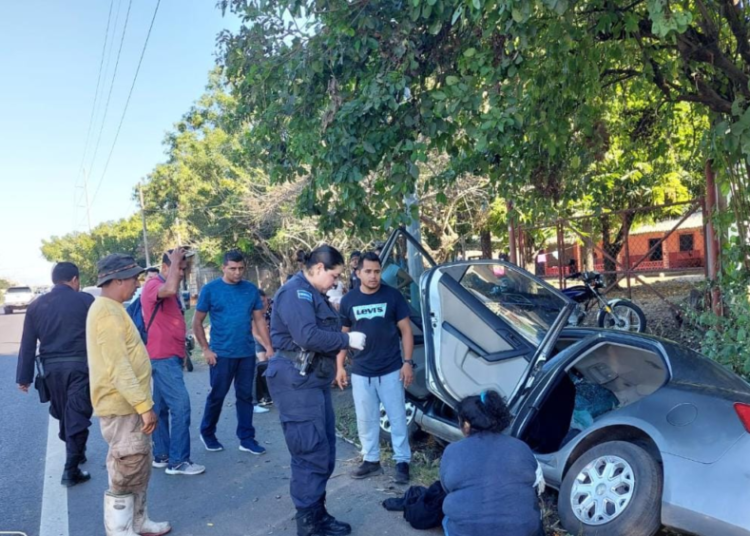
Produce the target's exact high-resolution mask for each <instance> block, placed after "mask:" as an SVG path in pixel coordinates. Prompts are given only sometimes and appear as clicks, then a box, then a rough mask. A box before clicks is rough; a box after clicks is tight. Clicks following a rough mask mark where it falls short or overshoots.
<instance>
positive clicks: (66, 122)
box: [0, 0, 238, 285]
mask: <svg viewBox="0 0 750 536" xmlns="http://www.w3.org/2000/svg"><path fill="white" fill-rule="evenodd" d="M129 2H132V4H131V8H130V15H129V17H128V18H127V20H128V22H127V29H126V31H125V38H124V41H123V44H122V52H121V55H120V60H119V65H118V66H117V72H116V76H115V77H114V83H113V84H112V77H113V74H114V71H115V64H116V63H117V62H116V58H117V53H118V49H119V47H120V39H121V35H122V31H123V27H124V22H125V19H126V12H127V9H128V3H129ZM110 4H112V6H113V7H112V15H111V18H110V29H109V38H108V41H107V48H106V53H105V54H104V55H102V49H103V45H104V42H105V30H106V28H107V20H108V13H109V11H110ZM156 5H157V0H76V1H75V2H70V1H62V0H29V1H24V2H10V1H9V2H0V191H2V195H0V278H6V279H11V280H13V281H14V282H17V283H23V284H30V285H41V284H50V272H51V268H52V265H51V264H50V263H48V262H46V261H45V260H44V258H43V257H42V255H41V251H40V247H41V244H42V240H43V239H49V238H50V237H52V236H62V235H65V234H68V233H70V232H74V231H81V232H85V231H87V230H88V228H89V223H88V219H89V218H88V217H87V212H88V214H90V222H91V226H92V227H95V226H96V225H97V224H98V223H101V222H103V221H108V220H116V219H120V218H123V217H127V216H129V215H130V214H133V213H134V212H136V211H137V210H138V205H137V203H136V202H135V201H134V200H133V197H132V193H133V189H134V187H135V185H136V184H137V183H138V181H139V180H141V179H142V178H143V177H145V176H146V175H147V174H148V173H149V172H150V171H152V170H153V168H154V167H155V165H156V164H158V163H159V162H163V161H164V160H165V159H166V157H165V154H164V146H163V144H162V141H163V139H164V136H165V134H166V133H167V132H168V131H169V130H171V128H172V125H173V124H174V123H175V122H177V121H178V120H179V119H180V118H181V117H182V115H183V114H184V113H185V112H187V111H188V109H189V108H190V106H191V104H192V103H193V102H194V101H195V100H196V99H198V98H199V97H200V95H201V94H202V93H203V90H204V88H205V86H206V84H207V82H208V73H209V71H210V70H211V69H212V68H213V67H214V66H215V62H216V50H217V48H216V36H217V34H218V33H219V32H220V31H221V30H222V29H225V28H228V29H231V30H235V29H236V28H237V27H238V22H237V20H236V19H235V18H231V17H230V16H229V15H228V16H227V17H223V16H222V14H221V11H220V10H219V9H217V8H216V7H215V1H214V0H161V3H160V5H159V10H158V12H157V15H156V20H155V23H154V27H153V30H152V32H151V36H150V39H149V42H148V47H147V49H146V52H145V56H144V59H143V63H142V65H141V68H140V72H139V74H138V78H137V81H136V84H135V88H134V90H133V94H132V97H131V100H130V103H129V105H128V109H127V114H126V116H125V119H124V122H123V124H122V129H121V131H120V134H119V137H118V138H117V143H116V144H115V145H114V150H113V152H112V157H111V161H110V163H109V166H108V167H107V170H106V173H104V168H105V162H106V160H107V156H108V154H109V153H110V150H111V149H112V147H113V142H114V138H115V133H116V131H117V126H118V124H119V122H120V117H121V116H122V113H123V109H124V106H125V102H126V99H127V96H128V92H129V90H130V87H131V84H132V83H133V78H134V75H135V72H136V67H137V65H138V60H139V58H140V55H141V51H142V49H143V45H144V42H145V40H146V35H147V33H148V28H149V25H150V23H151V19H152V16H153V13H154V9H155V7H156ZM118 8H119V10H118ZM118 13H119V16H118ZM116 19H117V25H116V26H115V20H116ZM113 32H114V35H113ZM110 45H112V46H110ZM110 54H111V55H110ZM102 57H104V61H103V65H102V71H101V72H102V75H101V81H100V87H99V96H98V98H97V99H96V108H94V106H93V105H94V104H95V95H96V87H97V78H98V74H99V72H100V69H99V67H100V64H101V63H102ZM111 84H112V85H111ZM110 85H111V87H112V92H111V97H109V98H108V95H109V91H110ZM107 100H109V106H108V107H107V106H106V103H107ZM105 107H106V115H105V113H104V109H105ZM92 109H94V110H95V114H94V121H93V123H90V118H91V115H92ZM90 124H91V125H93V126H92V128H91V134H90V136H89V143H88V146H87V144H86V140H87V133H88V132H89V125H90ZM100 132H101V139H100V142H99V146H98V150H96V154H94V153H95V147H96V141H97V139H99V133H100ZM94 156H95V158H94ZM82 162H84V165H83V166H82V165H81V163H82ZM82 168H84V169H85V170H86V173H87V175H88V194H89V200H90V201H89V207H90V210H89V211H87V210H86V201H85V199H86V195H85V190H84V188H83V184H84V179H83V173H82V172H81V169H82ZM97 187H98V188H99V190H98V194H97V195H96V197H95V198H94V192H95V191H96V190H97Z"/></svg>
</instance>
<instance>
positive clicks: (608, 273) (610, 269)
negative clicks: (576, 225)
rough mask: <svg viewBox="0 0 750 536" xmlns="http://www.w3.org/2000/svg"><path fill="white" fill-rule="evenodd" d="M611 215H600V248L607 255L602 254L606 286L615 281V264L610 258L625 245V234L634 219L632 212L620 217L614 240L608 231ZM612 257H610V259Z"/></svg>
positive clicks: (615, 256) (613, 257) (617, 253)
mask: <svg viewBox="0 0 750 536" xmlns="http://www.w3.org/2000/svg"><path fill="white" fill-rule="evenodd" d="M610 218H611V216H609V215H605V216H602V219H601V222H602V249H603V250H604V251H605V253H607V254H608V255H609V256H604V272H605V274H604V281H605V283H606V286H607V287H609V286H610V285H613V284H614V283H615V281H617V268H618V267H617V264H616V263H615V262H614V261H613V260H612V259H615V260H616V259H617V256H618V255H619V254H620V251H622V247H623V246H624V245H625V236H626V235H628V234H629V232H630V227H631V225H633V220H634V219H635V213H634V212H627V213H626V214H625V215H624V216H623V217H622V218H621V222H622V223H621V224H620V228H619V229H618V230H617V235H616V236H615V238H614V240H612V236H611V233H610V230H611V221H610ZM610 257H612V259H610Z"/></svg>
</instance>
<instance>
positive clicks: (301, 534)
mask: <svg viewBox="0 0 750 536" xmlns="http://www.w3.org/2000/svg"><path fill="white" fill-rule="evenodd" d="M319 516H320V510H319V509H318V508H306V509H304V510H297V516H296V519H297V536H325V533H324V532H322V531H321V530H320V520H319Z"/></svg>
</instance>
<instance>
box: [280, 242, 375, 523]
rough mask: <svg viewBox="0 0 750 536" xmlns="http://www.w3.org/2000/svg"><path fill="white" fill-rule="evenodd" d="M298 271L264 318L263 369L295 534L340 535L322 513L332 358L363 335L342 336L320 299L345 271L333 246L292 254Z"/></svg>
mask: <svg viewBox="0 0 750 536" xmlns="http://www.w3.org/2000/svg"><path fill="white" fill-rule="evenodd" d="M299 261H300V262H302V263H304V268H303V270H302V271H300V272H299V273H297V274H296V275H294V276H293V277H292V278H291V279H290V280H289V281H288V282H287V283H286V284H285V285H284V286H283V287H281V289H279V291H278V292H277V294H276V297H275V298H274V308H273V313H272V315H271V344H272V345H273V347H274V348H275V350H276V354H275V356H274V357H273V358H272V359H271V360H270V362H269V365H268V369H267V371H266V379H267V380H268V387H269V389H270V391H271V395H272V396H273V400H274V404H276V407H277V408H278V409H279V418H280V420H281V426H282V428H283V429H284V437H285V439H286V444H287V447H288V448H289V452H290V453H291V455H292V464H291V467H292V478H291V483H290V491H291V496H292V500H293V501H294V505H295V507H296V508H297V516H296V519H297V535H298V536H343V535H346V534H349V533H350V532H351V530H352V529H351V526H350V525H349V524H348V523H343V522H341V521H337V520H336V519H335V518H334V517H333V516H331V515H330V514H329V513H328V512H327V511H326V508H325V496H326V484H327V483H328V479H329V478H330V477H331V474H332V473H333V469H334V465H335V463H336V428H335V415H334V413H333V404H332V402H331V384H332V382H333V378H334V375H335V371H336V363H335V359H336V354H337V353H338V352H339V351H340V350H342V349H345V348H354V349H357V350H361V349H363V348H364V346H365V336H364V334H362V333H359V332H354V331H353V332H350V333H348V334H347V333H342V332H341V321H340V319H339V316H338V313H337V312H336V311H335V310H334V309H333V307H332V306H331V305H330V304H329V303H328V301H327V300H326V297H325V293H326V292H327V291H328V290H330V289H331V287H333V285H334V283H335V282H336V281H337V279H338V278H339V276H340V275H341V272H342V271H343V270H344V258H343V257H342V256H341V253H339V252H338V251H337V250H336V249H335V248H332V247H331V246H327V245H324V246H321V247H319V248H317V249H315V250H313V251H312V252H311V253H309V254H307V255H305V254H304V253H302V255H300V256H299Z"/></svg>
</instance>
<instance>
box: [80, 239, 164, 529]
mask: <svg viewBox="0 0 750 536" xmlns="http://www.w3.org/2000/svg"><path fill="white" fill-rule="evenodd" d="M97 270H98V273H99V276H98V280H97V286H99V287H101V289H102V294H101V296H100V297H99V298H97V299H96V301H95V302H94V304H93V305H92V306H91V309H90V310H89V314H88V317H87V320H86V349H87V352H88V358H89V371H90V373H89V374H90V381H91V402H92V404H93V406H94V412H95V413H96V415H97V416H98V417H99V421H100V424H101V429H102V435H103V436H104V439H105V441H106V442H107V444H108V445H109V452H108V453H107V472H108V473H109V490H107V492H106V493H105V494H104V527H105V530H106V533H107V536H137V535H141V536H146V535H149V536H158V535H161V534H166V533H167V532H169V531H170V530H171V527H170V525H169V523H166V522H161V523H158V522H154V521H151V520H150V519H149V518H148V512H147V508H146V489H147V488H148V481H149V479H150V478H151V434H152V433H153V431H154V430H155V428H156V424H157V416H156V413H154V410H153V406H154V402H153V399H152V397H151V362H150V360H149V356H148V353H147V352H146V347H145V346H144V345H143V341H142V340H141V336H140V334H139V332H138V329H137V328H136V327H135V324H133V321H132V320H131V319H130V316H128V313H127V312H126V311H125V308H124V307H123V305H122V304H123V302H125V301H127V300H129V299H130V298H132V297H133V294H134V293H135V291H136V289H137V288H138V286H139V283H138V276H139V274H141V272H143V268H141V267H140V266H138V265H137V264H136V262H135V260H133V258H132V257H128V256H125V255H119V254H116V253H115V254H112V255H109V256H107V257H105V258H103V259H102V260H100V261H99V262H98V264H97Z"/></svg>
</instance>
